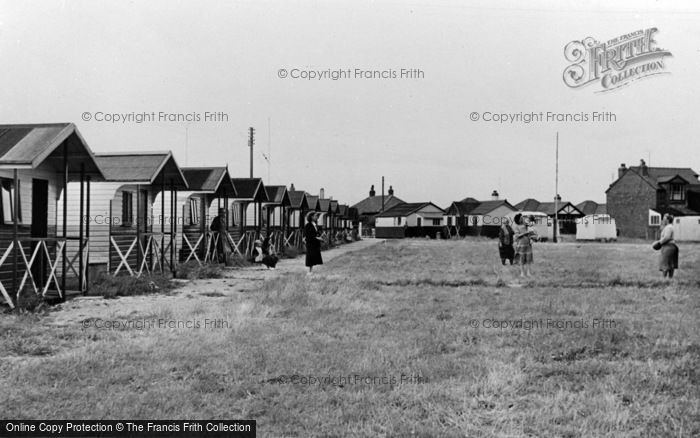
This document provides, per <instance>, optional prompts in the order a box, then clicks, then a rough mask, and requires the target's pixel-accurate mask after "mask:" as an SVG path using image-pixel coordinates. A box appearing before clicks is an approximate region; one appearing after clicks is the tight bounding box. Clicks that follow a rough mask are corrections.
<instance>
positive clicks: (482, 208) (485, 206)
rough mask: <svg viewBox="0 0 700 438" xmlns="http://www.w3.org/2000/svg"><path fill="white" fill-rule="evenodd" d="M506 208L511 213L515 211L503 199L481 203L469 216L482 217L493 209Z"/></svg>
mask: <svg viewBox="0 0 700 438" xmlns="http://www.w3.org/2000/svg"><path fill="white" fill-rule="evenodd" d="M504 206H505V207H508V208H510V209H511V210H513V211H516V210H517V209H516V208H515V207H513V206H512V205H511V204H510V202H508V201H507V200H505V199H496V200H490V201H481V202H480V203H479V205H478V206H477V207H476V208H474V209H473V210H472V211H471V212H470V213H469V214H470V215H484V214H488V213H491V212H492V211H494V210H495V209H497V208H499V207H504Z"/></svg>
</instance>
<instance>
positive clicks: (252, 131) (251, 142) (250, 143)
mask: <svg viewBox="0 0 700 438" xmlns="http://www.w3.org/2000/svg"><path fill="white" fill-rule="evenodd" d="M253 145H255V129H253V127H250V128H249V138H248V147H250V177H251V178H253Z"/></svg>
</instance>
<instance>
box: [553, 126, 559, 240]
mask: <svg viewBox="0 0 700 438" xmlns="http://www.w3.org/2000/svg"><path fill="white" fill-rule="evenodd" d="M552 240H553V241H554V243H557V242H559V132H557V149H556V168H555V171H554V234H553V235H552Z"/></svg>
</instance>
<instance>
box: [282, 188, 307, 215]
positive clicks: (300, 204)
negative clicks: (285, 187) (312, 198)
mask: <svg viewBox="0 0 700 438" xmlns="http://www.w3.org/2000/svg"><path fill="white" fill-rule="evenodd" d="M287 194H288V195H289V202H290V206H291V207H292V208H295V209H299V210H301V209H306V208H309V204H308V202H307V201H306V192H304V191H303V190H290V191H288V192H287Z"/></svg>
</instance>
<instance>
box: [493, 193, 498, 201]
mask: <svg viewBox="0 0 700 438" xmlns="http://www.w3.org/2000/svg"><path fill="white" fill-rule="evenodd" d="M491 199H492V200H494V201H498V191H497V190H494V191H493V192H491Z"/></svg>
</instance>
